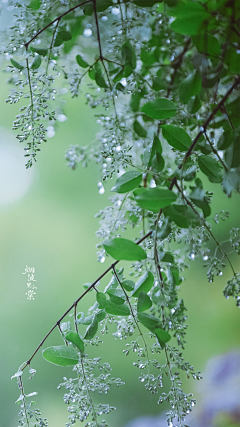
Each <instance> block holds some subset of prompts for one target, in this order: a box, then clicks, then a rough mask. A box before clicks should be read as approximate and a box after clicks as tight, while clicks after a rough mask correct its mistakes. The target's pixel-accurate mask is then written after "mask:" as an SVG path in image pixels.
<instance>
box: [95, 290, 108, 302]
mask: <svg viewBox="0 0 240 427" xmlns="http://www.w3.org/2000/svg"><path fill="white" fill-rule="evenodd" d="M96 298H97V302H98V304H99V305H102V304H104V302H105V301H106V300H107V297H106V295H105V294H104V293H103V292H99V291H98V292H97V296H96Z"/></svg>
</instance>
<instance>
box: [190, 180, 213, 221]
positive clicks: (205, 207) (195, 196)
mask: <svg viewBox="0 0 240 427" xmlns="http://www.w3.org/2000/svg"><path fill="white" fill-rule="evenodd" d="M195 182H196V184H197V186H196V187H190V188H191V190H192V192H191V194H190V199H191V200H192V201H193V203H194V204H195V205H196V206H197V207H199V208H200V209H202V211H203V214H204V217H205V218H206V217H207V216H209V215H211V208H210V206H209V204H208V202H207V200H206V198H205V194H206V193H205V191H204V189H203V186H202V182H201V181H200V179H197V180H196V181H195Z"/></svg>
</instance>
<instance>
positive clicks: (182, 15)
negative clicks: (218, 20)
mask: <svg viewBox="0 0 240 427" xmlns="http://www.w3.org/2000/svg"><path fill="white" fill-rule="evenodd" d="M174 15H175V16H177V19H175V21H174V22H172V24H171V26H170V28H171V29H172V30H174V31H176V33H179V34H184V35H197V34H198V33H199V32H200V30H203V29H205V31H206V28H207V24H208V20H209V19H210V18H211V15H209V13H208V12H207V11H206V10H205V8H204V7H203V6H202V5H201V4H200V3H199V2H198V1H196V2H193V1H191V0H188V1H186V2H185V3H184V4H183V3H182V2H179V7H177V8H176V9H175V10H174Z"/></svg>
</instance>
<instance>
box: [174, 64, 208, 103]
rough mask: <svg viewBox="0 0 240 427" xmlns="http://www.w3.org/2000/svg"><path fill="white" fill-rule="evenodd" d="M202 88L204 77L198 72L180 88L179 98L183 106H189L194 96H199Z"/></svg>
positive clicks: (185, 80) (188, 77) (183, 82)
mask: <svg viewBox="0 0 240 427" xmlns="http://www.w3.org/2000/svg"><path fill="white" fill-rule="evenodd" d="M201 88H202V77H201V75H200V73H199V72H198V71H194V72H193V73H192V74H189V76H187V77H186V79H184V80H183V81H182V83H181V84H180V87H179V98H180V100H181V101H182V102H183V104H187V103H188V101H189V99H190V98H191V97H192V96H195V95H198V94H199V93H200V90H201Z"/></svg>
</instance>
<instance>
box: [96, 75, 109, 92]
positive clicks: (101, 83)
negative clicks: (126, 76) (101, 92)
mask: <svg viewBox="0 0 240 427" xmlns="http://www.w3.org/2000/svg"><path fill="white" fill-rule="evenodd" d="M95 80H96V83H97V85H98V86H99V87H102V88H104V89H106V88H108V85H107V83H106V82H105V79H104V77H103V75H102V74H101V73H99V72H98V71H97V72H96V73H95Z"/></svg>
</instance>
